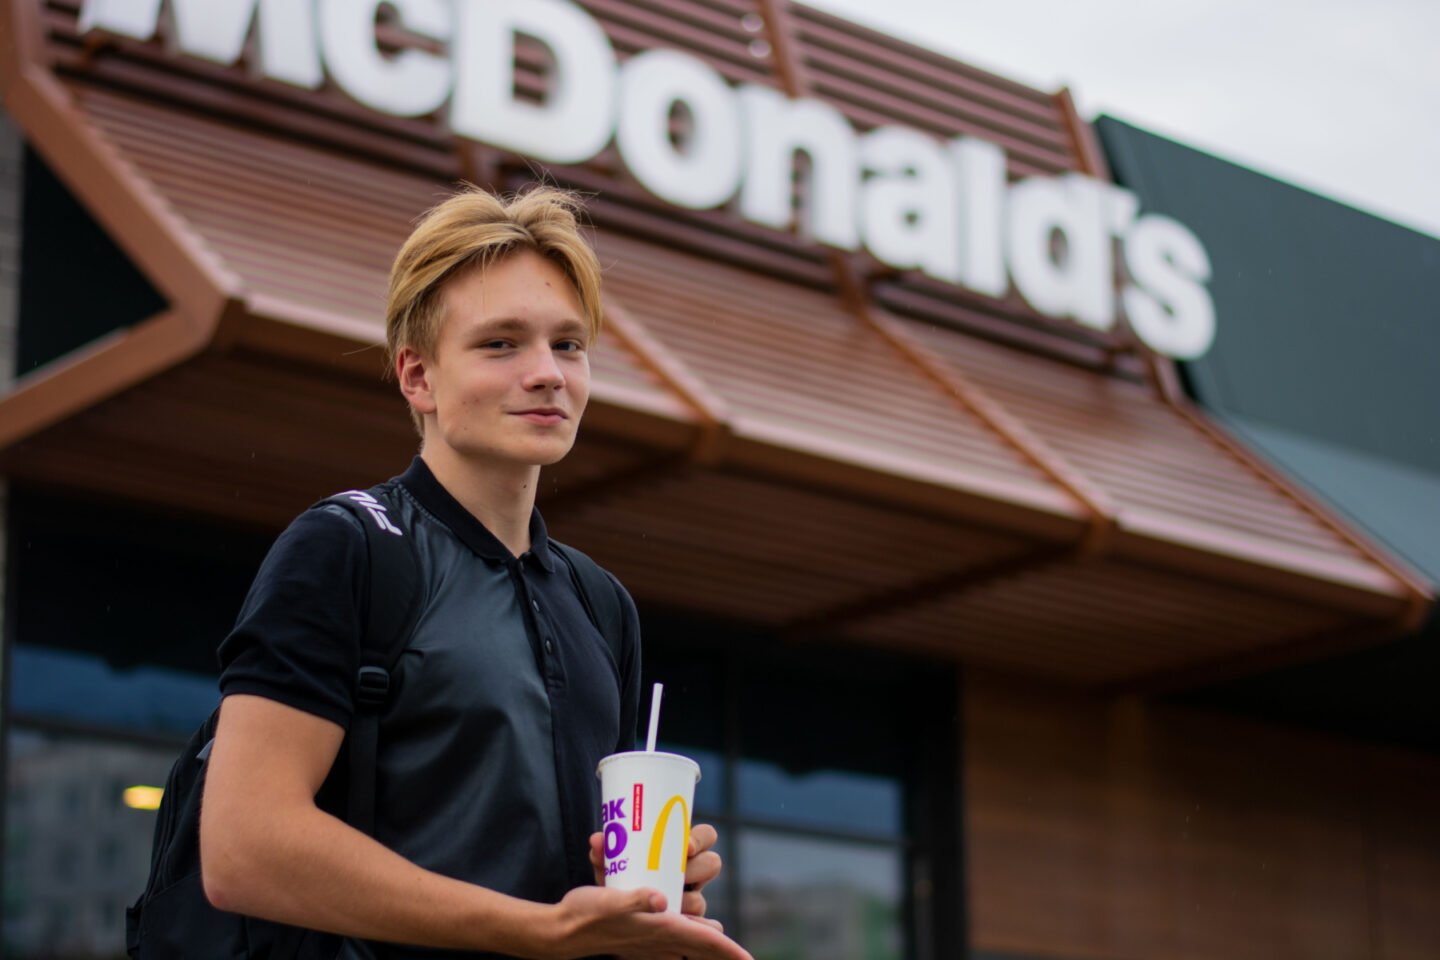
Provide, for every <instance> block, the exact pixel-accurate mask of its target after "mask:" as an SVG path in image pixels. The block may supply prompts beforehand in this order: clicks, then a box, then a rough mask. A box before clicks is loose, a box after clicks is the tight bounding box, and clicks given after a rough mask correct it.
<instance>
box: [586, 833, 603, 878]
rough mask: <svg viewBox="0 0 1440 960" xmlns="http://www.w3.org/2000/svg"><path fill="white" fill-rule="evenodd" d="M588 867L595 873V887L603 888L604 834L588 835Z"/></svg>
mask: <svg viewBox="0 0 1440 960" xmlns="http://www.w3.org/2000/svg"><path fill="white" fill-rule="evenodd" d="M590 867H591V868H592V869H593V870H594V871H595V885H596V886H597V887H603V886H605V834H603V833H592V834H590Z"/></svg>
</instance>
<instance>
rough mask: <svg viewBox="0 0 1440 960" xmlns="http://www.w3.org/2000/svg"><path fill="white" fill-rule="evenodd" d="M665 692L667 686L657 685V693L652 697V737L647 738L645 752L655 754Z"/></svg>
mask: <svg viewBox="0 0 1440 960" xmlns="http://www.w3.org/2000/svg"><path fill="white" fill-rule="evenodd" d="M664 692H665V684H663V683H657V684H655V692H654V693H652V694H651V695H650V735H649V736H648V737H646V738H645V751H646V752H647V753H654V752H655V735H656V734H657V733H659V732H660V696H661V695H662V694H663V693H664Z"/></svg>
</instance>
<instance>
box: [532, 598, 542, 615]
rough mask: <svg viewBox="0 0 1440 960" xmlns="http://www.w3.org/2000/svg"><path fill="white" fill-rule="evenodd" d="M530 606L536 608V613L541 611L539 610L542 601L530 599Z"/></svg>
mask: <svg viewBox="0 0 1440 960" xmlns="http://www.w3.org/2000/svg"><path fill="white" fill-rule="evenodd" d="M530 606H531V607H533V608H534V610H535V612H536V613H539V612H540V601H539V600H531V601H530Z"/></svg>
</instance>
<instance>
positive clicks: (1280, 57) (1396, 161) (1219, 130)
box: [803, 0, 1440, 237]
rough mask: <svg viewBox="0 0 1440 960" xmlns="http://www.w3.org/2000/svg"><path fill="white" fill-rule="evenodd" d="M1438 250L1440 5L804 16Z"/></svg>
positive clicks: (853, 0)
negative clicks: (1066, 98) (1275, 185)
mask: <svg viewBox="0 0 1440 960" xmlns="http://www.w3.org/2000/svg"><path fill="white" fill-rule="evenodd" d="M803 2H805V3H807V4H809V5H810V6H813V7H818V8H821V9H824V10H829V11H831V12H833V13H836V14H838V15H840V16H843V17H845V18H847V19H849V20H854V21H856V22H858V23H864V24H866V25H868V26H871V27H876V28H878V29H880V30H883V31H884V32H886V33H889V34H891V35H893V36H897V37H903V38H905V39H907V40H910V41H913V42H917V43H920V44H922V45H924V46H927V47H930V48H932V49H935V50H939V51H941V52H944V53H946V54H949V55H951V56H954V57H956V58H957V59H960V60H963V61H965V62H967V63H971V64H973V65H975V66H978V67H982V68H984V69H987V70H990V71H992V72H994V73H998V74H1000V75H1002V76H1005V77H1009V78H1011V79H1013V80H1018V81H1020V82H1022V83H1026V84H1029V85H1031V86H1036V87H1039V88H1040V89H1042V90H1054V89H1057V88H1058V87H1061V86H1069V87H1070V91H1071V93H1072V95H1073V96H1074V97H1075V100H1076V103H1077V104H1078V106H1079V108H1080V112H1081V114H1082V115H1083V116H1085V117H1087V118H1093V117H1094V116H1095V115H1096V114H1099V113H1108V114H1110V115H1111V116H1114V117H1117V118H1120V119H1122V120H1127V121H1130V122H1131V123H1134V124H1135V125H1136V126H1140V127H1144V128H1146V129H1149V130H1152V131H1154V132H1155V133H1159V134H1162V135H1164V136H1167V137H1170V138H1172V139H1174V140H1177V141H1179V142H1181V143H1184V144H1188V145H1189V146H1192V147H1197V148H1199V149H1202V150H1205V151H1207V152H1209V153H1213V154H1215V155H1217V156H1220V157H1222V158H1224V159H1226V160H1230V161H1232V162H1235V163H1240V164H1243V165H1245V166H1247V167H1250V168H1252V169H1255V170H1258V171H1260V172H1262V173H1266V174H1269V175H1271V176H1274V177H1277V178H1278V179H1281V180H1285V181H1287V182H1290V183H1293V184H1296V185H1298V186H1302V187H1305V188H1307V189H1310V190H1313V191H1315V192H1317V193H1321V194H1324V195H1326V196H1329V197H1332V198H1334V199H1336V200H1341V201H1343V202H1345V203H1349V204H1351V205H1353V206H1357V207H1359V208H1361V209H1363V210H1367V211H1369V212H1372V213H1375V214H1378V215H1380V216H1383V217H1385V218H1387V219H1390V220H1394V221H1396V222H1398V223H1403V224H1405V225H1406V226H1409V227H1412V228H1414V229H1417V230H1421V231H1424V232H1426V233H1429V234H1431V235H1432V236H1437V237H1440V0H1148V2H1145V0H984V2H977V0H803Z"/></svg>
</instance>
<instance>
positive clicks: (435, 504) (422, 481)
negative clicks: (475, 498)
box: [400, 457, 555, 573]
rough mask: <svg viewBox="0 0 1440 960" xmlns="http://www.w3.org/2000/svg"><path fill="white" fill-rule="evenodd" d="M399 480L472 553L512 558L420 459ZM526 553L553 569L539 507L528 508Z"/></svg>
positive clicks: (482, 555)
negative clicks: (528, 533)
mask: <svg viewBox="0 0 1440 960" xmlns="http://www.w3.org/2000/svg"><path fill="white" fill-rule="evenodd" d="M400 482H401V483H402V484H404V485H405V488H406V489H407V490H409V491H410V492H411V493H412V494H414V495H415V499H416V500H418V501H420V505H421V506H422V507H424V508H425V509H426V510H428V511H430V512H431V513H433V514H434V515H435V516H436V517H437V518H438V519H439V520H440V522H441V523H443V524H445V526H447V527H449V528H450V530H451V532H452V533H454V534H455V536H457V537H459V538H460V542H462V543H464V544H465V546H467V547H469V548H470V550H471V552H472V553H474V554H476V555H477V556H480V557H484V558H485V559H486V560H494V561H498V562H502V563H503V562H504V561H507V560H510V559H513V555H512V554H511V553H510V551H509V549H508V548H507V547H506V546H505V544H503V543H501V542H500V539H499V538H498V537H496V536H495V534H493V533H491V532H490V531H489V530H488V529H486V527H485V524H483V523H481V522H480V521H479V520H477V519H475V515H474V514H472V513H471V512H470V511H469V510H466V509H465V508H464V507H463V506H461V505H460V501H459V500H456V499H455V498H454V497H453V496H452V495H451V494H450V491H449V490H446V489H445V488H444V487H443V486H441V485H440V481H439V480H436V479H435V474H433V473H431V472H430V467H429V466H427V465H426V463H425V461H424V460H422V459H420V458H419V457H416V458H415V459H414V460H412V461H410V469H408V470H406V471H405V472H404V473H402V474H401V475H400ZM526 555H527V556H533V557H534V558H535V562H536V563H538V564H540V566H542V567H544V568H545V571H546V572H547V573H553V572H554V571H555V561H554V559H553V558H552V557H551V554H550V538H549V536H548V535H547V534H546V532H545V521H544V520H542V519H541V518H540V511H539V510H538V509H535V508H532V509H531V511H530V550H529V551H528V553H527V554H526ZM522 559H523V557H522Z"/></svg>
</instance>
